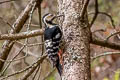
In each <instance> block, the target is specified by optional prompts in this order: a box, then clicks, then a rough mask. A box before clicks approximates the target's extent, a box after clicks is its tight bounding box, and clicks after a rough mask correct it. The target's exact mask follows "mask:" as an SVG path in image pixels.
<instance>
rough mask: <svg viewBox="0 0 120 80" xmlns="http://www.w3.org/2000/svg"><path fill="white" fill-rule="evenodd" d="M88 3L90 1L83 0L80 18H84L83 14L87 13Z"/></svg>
mask: <svg viewBox="0 0 120 80" xmlns="http://www.w3.org/2000/svg"><path fill="white" fill-rule="evenodd" d="M89 1H90V0H85V3H84V5H83V8H82V11H81V17H82V18H84V15H85V13H86V11H87V7H88V4H89Z"/></svg>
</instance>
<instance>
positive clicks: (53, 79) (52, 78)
mask: <svg viewBox="0 0 120 80" xmlns="http://www.w3.org/2000/svg"><path fill="white" fill-rule="evenodd" d="M47 80H55V77H54V76H50V77H49V78H48V79H47Z"/></svg>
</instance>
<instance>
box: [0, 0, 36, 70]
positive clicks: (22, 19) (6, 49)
mask: <svg viewBox="0 0 120 80" xmlns="http://www.w3.org/2000/svg"><path fill="white" fill-rule="evenodd" d="M35 1H36V0H31V1H30V2H29V4H28V5H27V6H26V8H25V9H24V11H23V12H22V13H21V15H19V17H18V19H17V20H16V21H15V22H14V24H13V25H12V27H13V28H14V30H11V31H10V33H11V34H14V33H19V32H20V30H21V29H22V27H23V25H24V24H25V22H26V20H27V19H28V18H29V13H30V11H31V10H32V7H33V6H34V5H33V4H34V3H35ZM3 45H4V46H3V49H2V50H1V53H0V58H1V59H3V60H6V59H7V57H8V55H9V52H10V50H11V48H12V47H13V45H14V42H12V41H11V40H6V41H5V42H4V43H3ZM3 65H4V62H2V61H0V71H1V69H2V67H3Z"/></svg>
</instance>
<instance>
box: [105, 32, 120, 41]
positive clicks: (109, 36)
mask: <svg viewBox="0 0 120 80" xmlns="http://www.w3.org/2000/svg"><path fill="white" fill-rule="evenodd" d="M117 34H120V32H115V33H113V34H111V35H110V36H108V37H107V38H106V41H108V40H109V39H110V38H111V37H112V36H115V35H117Z"/></svg>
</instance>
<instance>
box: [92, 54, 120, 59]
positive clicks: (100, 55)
mask: <svg viewBox="0 0 120 80" xmlns="http://www.w3.org/2000/svg"><path fill="white" fill-rule="evenodd" d="M113 54H120V52H105V53H101V54H99V55H97V56H94V57H92V58H91V59H92V61H93V60H95V59H97V58H99V57H102V56H107V55H113Z"/></svg>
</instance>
